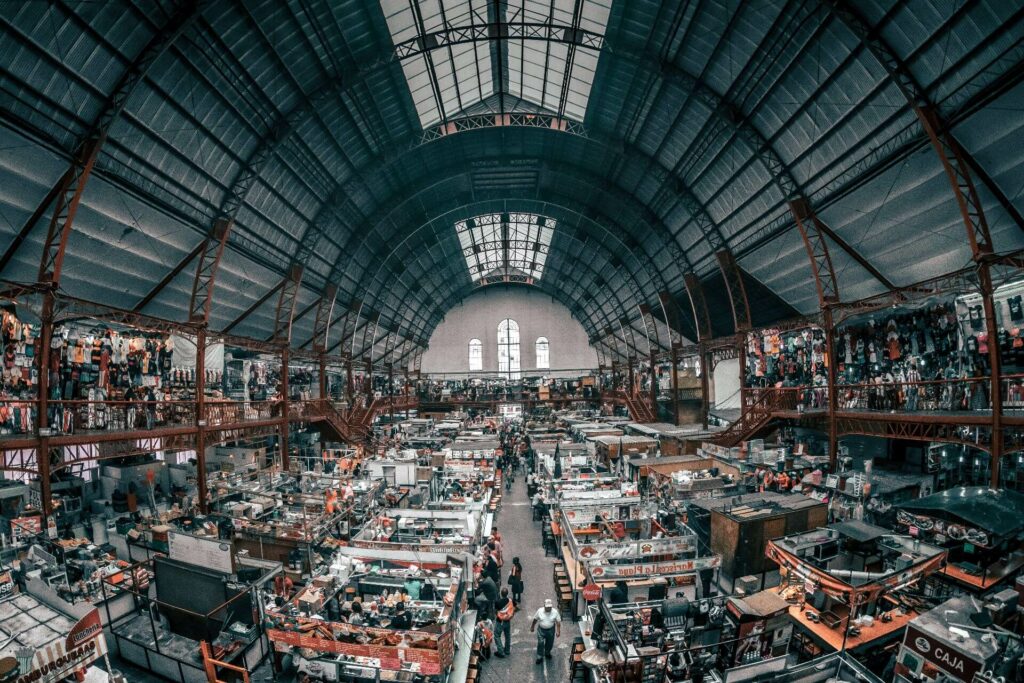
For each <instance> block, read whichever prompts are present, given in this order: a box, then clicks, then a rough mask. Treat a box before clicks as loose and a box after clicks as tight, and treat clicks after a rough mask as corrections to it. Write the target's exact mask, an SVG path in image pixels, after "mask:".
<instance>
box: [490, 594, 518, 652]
mask: <svg viewBox="0 0 1024 683" xmlns="http://www.w3.org/2000/svg"><path fill="white" fill-rule="evenodd" d="M494 610H495V623H494V643H495V645H497V651H496V652H495V654H496V655H497V656H498V657H508V656H509V655H510V654H512V617H514V616H515V614H516V605H515V603H514V602H512V598H510V597H509V596H508V588H502V589H501V595H500V596H498V601H497V602H495V603H494Z"/></svg>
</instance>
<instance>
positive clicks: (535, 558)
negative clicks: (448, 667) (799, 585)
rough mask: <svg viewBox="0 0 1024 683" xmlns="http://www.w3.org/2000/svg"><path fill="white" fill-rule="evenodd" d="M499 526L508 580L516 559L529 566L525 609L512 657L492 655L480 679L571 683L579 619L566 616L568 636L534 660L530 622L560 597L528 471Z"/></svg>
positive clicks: (504, 506) (515, 621)
mask: <svg viewBox="0 0 1024 683" xmlns="http://www.w3.org/2000/svg"><path fill="white" fill-rule="evenodd" d="M495 524H497V526H498V529H500V530H501V535H502V538H503V539H504V542H505V547H504V550H503V555H504V557H505V567H503V568H502V572H501V576H502V580H503V581H505V582H507V581H508V568H509V567H510V566H511V565H512V558H513V557H518V558H519V560H520V562H522V564H523V584H524V587H523V602H522V604H521V605H520V607H521V610H520V611H519V612H516V615H515V616H514V617H513V618H512V656H511V657H509V658H506V659H498V658H496V657H491V660H490V661H489V662H485V663H484V665H483V667H482V671H481V676H480V680H481V681H482V683H497V682H501V683H527V682H530V683H533V682H535V681H536V682H542V681H543V682H547V681H550V682H551V683H556V682H558V683H561V682H563V681H567V680H569V651H570V648H571V644H572V640H573V638H575V637H577V636H578V635H579V628H578V627H577V625H576V623H575V622H573V621H572V620H570V619H569V618H568V617H563V619H562V637H561V638H558V639H557V640H556V641H555V648H554V650H553V651H552V656H551V659H547V660H543V661H542V662H541V663H540V664H534V658H535V657H536V648H537V639H536V636H535V635H534V634H532V633H530V621H531V618H532V616H533V614H534V613H535V612H536V611H537V610H538V609H540V608H541V607H543V605H544V599H545V598H551V599H553V600H554V599H555V595H554V580H553V578H552V572H553V570H552V565H553V564H554V563H555V558H554V557H545V556H544V547H543V545H542V543H541V531H540V522H534V521H533V511H532V508H531V507H530V501H529V499H528V498H527V495H526V478H525V477H524V476H523V475H522V474H519V475H517V476H516V481H515V483H514V484H513V485H512V491H511V492H507V493H505V494H504V497H503V499H502V503H501V510H500V512H499V513H498V519H497V520H496V521H495ZM503 585H507V583H505V584H503ZM556 605H557V600H556Z"/></svg>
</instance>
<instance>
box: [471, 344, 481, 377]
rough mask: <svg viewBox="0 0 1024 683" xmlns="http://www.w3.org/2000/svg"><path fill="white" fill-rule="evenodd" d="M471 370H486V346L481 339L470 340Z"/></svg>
mask: <svg viewBox="0 0 1024 683" xmlns="http://www.w3.org/2000/svg"><path fill="white" fill-rule="evenodd" d="M469 369H470V371H473V370H483V369H484V345H483V342H481V341H480V340H479V339H470V340H469Z"/></svg>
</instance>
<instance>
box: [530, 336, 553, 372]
mask: <svg viewBox="0 0 1024 683" xmlns="http://www.w3.org/2000/svg"><path fill="white" fill-rule="evenodd" d="M534 346H535V348H536V350H537V368H538V369H540V370H546V369H548V368H550V367H551V347H550V345H549V344H548V338H547V337H537V343H536V344H535V345H534Z"/></svg>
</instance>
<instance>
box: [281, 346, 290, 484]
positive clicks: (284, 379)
mask: <svg viewBox="0 0 1024 683" xmlns="http://www.w3.org/2000/svg"><path fill="white" fill-rule="evenodd" d="M289 426H290V425H289V422H288V345H287V344H285V345H284V347H283V348H282V349H281V469H282V470H283V471H285V472H287V471H288V464H289V455H290V454H289V452H288V428H289Z"/></svg>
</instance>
